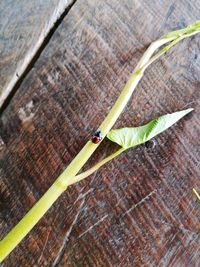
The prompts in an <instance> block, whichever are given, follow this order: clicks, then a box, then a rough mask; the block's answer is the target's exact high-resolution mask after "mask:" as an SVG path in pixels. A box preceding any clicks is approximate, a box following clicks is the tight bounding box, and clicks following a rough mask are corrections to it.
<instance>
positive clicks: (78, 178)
mask: <svg viewBox="0 0 200 267" xmlns="http://www.w3.org/2000/svg"><path fill="white" fill-rule="evenodd" d="M125 150H126V149H125V148H120V149H119V150H117V151H116V152H115V153H113V154H111V155H110V156H108V157H106V158H105V159H103V160H102V161H100V162H98V163H97V164H95V165H94V166H93V167H92V168H90V169H89V170H87V171H85V172H82V173H81V174H78V175H76V176H75V177H73V178H72V180H71V181H70V182H69V185H72V184H75V183H78V182H80V181H82V180H83V179H85V178H87V177H88V176H90V175H91V174H93V173H94V172H95V171H97V170H98V169H99V168H100V167H102V166H103V165H104V164H106V163H107V162H109V161H111V160H112V159H114V158H115V157H117V156H119V155H120V154H121V153H122V152H124V151H125Z"/></svg>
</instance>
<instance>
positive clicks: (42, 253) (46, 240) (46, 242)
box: [38, 231, 50, 264]
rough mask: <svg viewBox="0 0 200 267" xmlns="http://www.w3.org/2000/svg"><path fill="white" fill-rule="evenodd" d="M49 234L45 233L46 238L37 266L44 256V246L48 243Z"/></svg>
mask: <svg viewBox="0 0 200 267" xmlns="http://www.w3.org/2000/svg"><path fill="white" fill-rule="evenodd" d="M49 234H50V231H49V232H48V233H47V237H46V240H45V243H44V247H43V249H42V253H41V255H40V257H39V259H38V264H39V263H40V261H41V259H42V256H43V254H44V250H45V248H46V245H47V242H48V239H49Z"/></svg>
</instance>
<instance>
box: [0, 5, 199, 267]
mask: <svg viewBox="0 0 200 267" xmlns="http://www.w3.org/2000/svg"><path fill="white" fill-rule="evenodd" d="M199 4H200V2H199V1H193V0H192V1H185V0H184V1H181V0H178V1H170V0H166V1H164V2H163V1H154V0H153V1H148V0H142V1H129V0H125V1H123V4H122V1H119V0H118V1H117V0H109V1H108V0H103V1H97V0H87V1H77V2H76V3H75V5H74V6H73V7H72V9H71V10H70V12H69V14H68V15H67V16H66V18H65V19H64V20H63V22H62V24H61V25H60V27H59V28H58V30H57V31H56V32H55V34H54V36H53V38H52V39H51V41H50V42H49V44H48V46H47V47H46V48H45V50H44V51H43V53H42V54H41V56H40V58H39V60H38V61H37V62H36V64H35V66H34V68H33V69H32V70H31V72H30V73H29V75H28V76H27V77H26V79H25V80H24V82H23V83H22V85H21V87H20V88H19V90H18V91H17V93H16V94H15V96H14V97H13V99H12V101H11V102H10V105H9V106H8V108H7V109H6V110H5V111H4V113H3V115H2V116H1V120H0V136H1V142H0V143H1V156H0V166H1V180H0V181H1V183H0V201H1V202H0V206H1V209H0V238H3V237H4V236H5V235H6V233H7V232H8V231H9V230H10V229H11V228H12V227H13V226H14V225H15V224H16V223H17V222H18V221H19V220H20V218H22V216H23V215H24V214H25V213H26V212H27V211H28V210H29V209H30V207H32V205H33V204H34V203H35V202H36V200H37V199H39V197H40V196H41V195H42V194H43V193H44V192H45V191H46V190H47V189H48V187H49V186H50V185H51V184H52V182H53V181H54V180H55V178H56V177H57V175H58V174H60V173H61V172H62V171H63V170H64V168H65V167H66V166H67V165H68V163H69V162H70V161H71V160H72V159H73V157H74V156H75V155H76V154H77V153H78V152H79V150H80V149H81V148H82V147H83V145H84V144H85V142H86V141H87V139H88V138H90V136H91V134H92V133H93V131H94V130H95V129H96V128H97V126H98V125H99V124H100V122H101V121H102V119H103V118H104V116H105V114H106V113H107V112H108V111H109V109H110V107H111V106H112V104H113V103H114V101H115V100H116V98H117V96H118V94H119V92H120V90H121V88H122V86H123V85H124V83H125V81H126V80H127V78H128V77H129V75H130V74H131V72H132V70H133V68H134V66H135V65H136V63H137V61H138V60H139V58H140V57H141V55H142V54H143V52H144V51H145V49H146V48H147V47H148V45H149V44H150V43H151V42H152V41H153V40H155V39H156V38H158V37H159V36H161V35H162V34H163V33H165V32H167V31H170V30H172V29H176V28H179V27H183V26H185V25H187V24H189V23H191V22H192V21H194V20H197V19H198V16H199V11H198V6H199ZM199 44H200V36H195V37H193V38H190V39H188V40H185V41H183V42H182V43H180V44H179V45H177V46H176V47H175V48H173V49H172V50H171V51H170V52H169V53H167V55H165V56H164V57H162V59H161V60H159V61H158V62H156V63H155V64H153V65H152V66H151V67H150V68H149V69H148V71H147V72H146V73H145V76H144V78H143V79H142V81H141V82H140V84H139V86H138V88H137V90H136V91H135V93H134V95H133V98H132V100H131V101H130V103H129V105H128V106H127V108H126V110H125V112H124V113H123V115H122V116H121V117H120V119H119V120H118V122H117V123H116V125H115V127H116V128H117V127H121V126H132V125H141V124H143V123H145V122H147V121H149V120H150V119H153V118H155V117H156V116H158V115H161V114H165V113H168V112H173V111H176V110H180V109H183V108H186V107H193V108H194V109H195V111H194V112H193V113H192V114H191V115H189V116H187V117H186V118H184V119H182V120H181V121H180V122H179V123H178V124H177V125H176V126H174V127H173V128H171V129H169V130H168V131H166V132H165V133H163V134H162V135H160V136H159V137H158V138H156V139H155V146H154V147H153V148H146V147H145V146H140V147H138V148H137V149H135V150H129V151H128V152H126V153H124V154H123V155H121V156H119V157H118V158H116V159H115V160H113V161H112V162H111V163H109V164H108V165H107V166H105V167H103V168H102V169H101V170H99V171H98V172H97V173H96V174H95V175H93V176H91V177H90V178H88V179H86V180H84V181H83V182H81V183H80V184H77V185H75V186H71V187H70V188H69V189H68V190H67V191H66V193H64V194H63V195H62V196H61V197H60V198H59V200H58V201H57V202H56V203H55V205H54V206H53V207H52V208H51V209H50V211H49V212H48V213H47V214H46V216H44V218H42V220H41V221H40V222H39V223H38V225H37V226H36V227H35V228H34V229H33V231H32V232H31V233H30V234H29V235H28V236H27V238H25V240H23V242H21V244H20V245H19V246H18V247H17V248H16V249H15V250H14V251H13V253H12V254H10V256H9V257H8V258H7V259H6V260H5V261H4V264H3V266H4V267H7V266H9V267H10V266H11V267H12V266H25V267H26V266H29V267H30V266H70V267H72V266H76V267H77V266H81V267H82V266H117V267H118V266H119V267H121V266H123V267H124V266H153V267H154V266H159V267H161V266H162V267H163V266H166V267H168V266H173V267H174V266H176V267H190V266H191V267H197V266H199V262H200V253H199V252H200V251H199V243H200V235H199V230H200V219H199V218H200V206H199V202H197V201H196V200H195V196H194V195H193V194H192V191H191V189H192V187H193V186H195V188H196V189H197V191H200V181H199V174H200V171H199V160H200V143H199V135H200V124H199V116H200V105H199V104H200V91H199V85H200V80H199V71H200V56H199ZM115 149H116V148H115V146H114V145H112V144H110V143H109V142H108V141H104V142H103V144H102V145H101V147H100V148H99V149H98V151H97V153H95V155H94V156H93V157H92V159H91V160H90V162H88V163H87V164H86V166H85V168H88V167H89V166H91V165H92V164H93V163H94V162H96V161H98V160H100V158H103V157H105V155H106V154H109V153H112V151H114V150H115Z"/></svg>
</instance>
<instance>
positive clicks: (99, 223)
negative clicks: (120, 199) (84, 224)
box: [78, 214, 108, 238]
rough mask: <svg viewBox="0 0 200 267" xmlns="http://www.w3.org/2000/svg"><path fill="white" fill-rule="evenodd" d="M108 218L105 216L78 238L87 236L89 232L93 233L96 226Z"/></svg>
mask: <svg viewBox="0 0 200 267" xmlns="http://www.w3.org/2000/svg"><path fill="white" fill-rule="evenodd" d="M107 217H108V214H106V215H104V216H103V217H102V218H101V219H100V220H98V221H97V222H96V223H94V224H93V225H91V226H90V227H89V228H88V229H87V230H86V231H84V232H83V233H82V234H80V235H79V236H78V238H81V237H82V236H83V235H85V234H87V233H88V232H89V231H91V230H92V229H93V228H94V227H95V226H97V225H98V224H100V223H101V222H103V221H104V220H105V219H106V218H107Z"/></svg>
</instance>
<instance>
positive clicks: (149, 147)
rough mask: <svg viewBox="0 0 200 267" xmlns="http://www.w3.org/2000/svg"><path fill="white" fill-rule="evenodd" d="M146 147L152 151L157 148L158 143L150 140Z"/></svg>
mask: <svg viewBox="0 0 200 267" xmlns="http://www.w3.org/2000/svg"><path fill="white" fill-rule="evenodd" d="M144 145H145V147H146V148H147V149H152V148H154V147H155V145H156V142H155V141H154V140H153V139H152V140H149V141H147V142H145V144H144Z"/></svg>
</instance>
